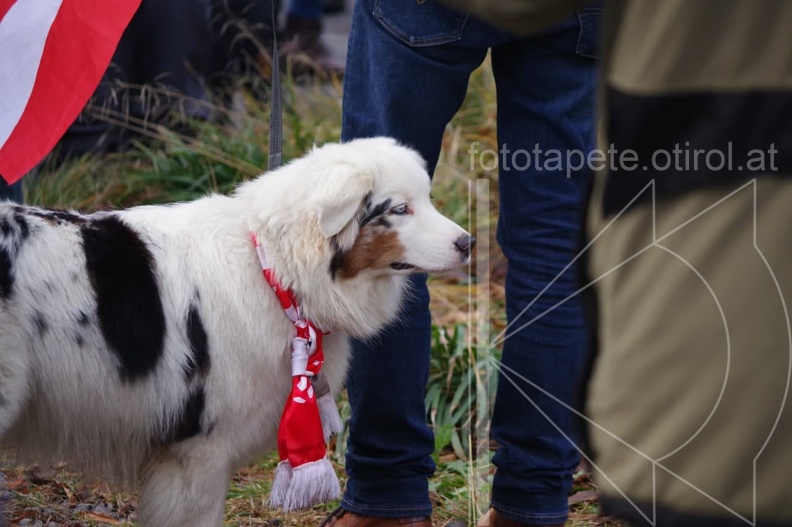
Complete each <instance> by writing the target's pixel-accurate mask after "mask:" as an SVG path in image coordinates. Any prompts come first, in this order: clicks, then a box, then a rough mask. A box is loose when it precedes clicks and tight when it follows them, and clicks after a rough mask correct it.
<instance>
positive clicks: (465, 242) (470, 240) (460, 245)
mask: <svg viewBox="0 0 792 527" xmlns="http://www.w3.org/2000/svg"><path fill="white" fill-rule="evenodd" d="M475 246H476V239H475V238H474V237H473V236H471V235H470V234H463V235H462V236H460V237H459V238H457V239H456V241H455V242H454V247H456V248H457V251H459V252H461V253H462V254H463V255H465V256H470V251H472V250H473V247H475Z"/></svg>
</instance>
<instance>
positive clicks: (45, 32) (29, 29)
mask: <svg viewBox="0 0 792 527" xmlns="http://www.w3.org/2000/svg"><path fill="white" fill-rule="evenodd" d="M140 2H141V0H0V175H1V176H2V177H3V179H5V180H6V181H7V182H8V183H14V182H15V181H17V180H18V179H19V178H21V177H22V176H24V175H25V174H26V173H27V172H28V171H29V170H30V169H32V168H33V167H34V166H35V165H36V164H37V163H38V162H39V161H41V160H42V159H43V158H44V156H46V155H47V154H48V153H49V152H50V150H52V148H53V147H54V146H55V144H56V143H57V142H58V140H59V139H60V138H61V137H62V136H63V134H64V133H65V132H66V129H67V128H68V127H69V126H70V125H71V124H72V123H73V122H74V120H75V119H76V118H77V116H78V115H79V114H80V111H81V110H82V109H83V107H84V106H85V104H86V103H87V102H88V99H90V97H91V95H92V94H93V92H94V90H95V89H96V86H97V85H98V84H99V81H100V80H101V79H102V75H104V72H105V70H106V69H107V65H108V64H109V63H110V60H111V59H112V57H113V53H114V52H115V49H116V46H118V41H119V40H120V39H121V35H122V34H123V32H124V29H126V27H127V25H128V24H129V21H130V20H132V16H133V15H134V14H135V11H137V8H138V7H139V6H140Z"/></svg>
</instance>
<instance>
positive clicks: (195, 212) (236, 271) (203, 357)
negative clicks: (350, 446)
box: [0, 138, 474, 527]
mask: <svg viewBox="0 0 792 527" xmlns="http://www.w3.org/2000/svg"><path fill="white" fill-rule="evenodd" d="M429 187H430V180H429V176H428V175H427V173H426V169H425V163H424V162H423V160H422V159H421V158H420V156H419V155H418V154H417V153H415V152H414V151H413V150H410V149H408V148H406V147H403V146H400V145H398V144H397V143H396V142H394V141H393V140H391V139H385V138H376V139H363V140H357V141H352V142H349V143H345V144H330V145H326V146H323V147H320V148H317V149H315V150H313V151H312V152H310V153H309V154H308V155H306V156H305V157H303V158H301V159H298V160H295V161H293V162H291V163H290V164H288V165H287V166H285V167H283V168H281V169H279V170H276V171H274V172H271V173H267V174H264V175H263V176H260V177H258V178H256V179H253V180H251V181H248V182H246V183H243V184H242V185H240V186H239V187H238V188H237V190H236V191H235V192H234V193H233V194H232V195H231V196H222V195H212V196H208V197H205V198H202V199H199V200H196V201H193V202H189V203H179V204H172V205H163V206H142V207H136V208H132V209H128V210H123V211H115V212H99V213H94V214H80V213H77V212H71V211H53V210H44V209H39V208H34V207H26V206H20V205H15V204H12V203H3V204H0V443H2V444H3V446H5V447H11V448H12V449H13V450H16V451H18V452H19V454H20V455H21V456H22V459H33V460H39V461H49V460H60V459H63V460H67V461H70V462H73V463H77V464H79V465H80V466H82V467H83V468H85V469H86V470H88V471H90V472H92V473H94V474H99V475H103V476H105V477H108V478H112V479H116V480H122V481H125V482H127V483H132V484H134V485H136V486H139V487H140V497H139V509H138V521H139V523H140V525H144V526H147V527H174V526H180V527H188V526H189V527H196V526H204V525H206V526H212V527H217V526H220V525H222V519H223V513H224V501H225V495H226V491H227V488H228V484H229V480H230V478H231V476H232V474H233V472H234V470H235V469H236V468H238V467H240V466H241V465H244V464H246V463H248V462H250V461H251V460H253V459H255V458H256V457H257V456H260V455H262V454H263V453H264V452H266V451H267V450H269V449H271V448H273V447H274V445H275V441H276V433H277V428H278V422H279V418H280V414H281V411H282V410H283V405H284V401H285V399H286V397H287V395H288V393H289V389H290V382H291V381H290V379H291V373H290V359H289V352H290V349H291V342H292V338H293V337H294V326H293V324H292V322H291V321H290V320H289V319H288V318H287V317H286V316H285V315H284V312H283V310H282V309H281V307H280V304H279V303H278V300H277V298H276V297H275V295H274V294H273V291H272V289H271V288H270V287H269V286H268V285H267V283H265V281H264V279H263V277H262V272H261V266H260V264H259V261H258V260H257V257H256V252H255V250H254V247H253V244H252V242H251V232H252V233H254V234H255V235H256V237H257V238H258V240H260V242H261V243H262V244H263V246H265V247H266V250H267V252H268V254H269V256H270V258H271V260H272V263H273V267H274V269H275V272H276V274H277V276H278V278H279V280H280V281H281V283H282V284H283V285H284V286H285V287H288V288H291V289H292V291H293V292H294V293H295V295H296V296H297V298H298V299H299V301H300V302H301V305H302V308H303V310H304V312H305V313H306V315H307V316H308V317H309V318H311V319H312V320H313V322H315V323H316V324H317V325H318V326H319V327H321V328H327V329H330V330H333V333H332V334H331V335H328V336H327V337H326V338H325V342H324V346H325V359H326V362H325V367H324V369H323V372H324V373H325V374H326V377H327V380H328V382H329V384H330V386H331V388H332V390H333V393H336V392H337V391H338V390H339V388H340V387H341V385H342V382H343V379H344V375H345V370H346V367H347V361H348V356H349V346H348V342H347V338H348V337H347V336H348V335H351V336H355V337H362V338H366V337H371V336H373V335H375V334H376V333H377V332H378V331H379V330H380V329H382V328H383V327H384V326H385V325H387V324H388V323H390V322H391V321H393V320H394V318H395V317H396V316H397V314H398V312H399V307H400V304H401V302H402V299H403V296H404V294H405V287H406V276H407V275H408V274H409V273H412V272H430V273H431V272H440V271H445V270H450V269H453V268H455V267H458V266H459V265H461V264H462V263H464V262H466V261H467V260H468V258H469V255H470V251H471V248H472V245H473V242H474V240H473V239H472V237H471V236H470V235H469V234H468V233H467V232H465V231H464V230H463V229H462V228H460V227H459V226H457V225H456V224H454V223H453V222H451V221H450V220H448V219H446V218H445V217H443V216H442V215H441V214H440V213H439V212H437V210H436V209H435V208H434V206H433V205H432V203H431V201H430V196H429Z"/></svg>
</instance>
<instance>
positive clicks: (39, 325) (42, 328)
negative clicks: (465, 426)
mask: <svg viewBox="0 0 792 527" xmlns="http://www.w3.org/2000/svg"><path fill="white" fill-rule="evenodd" d="M33 325H35V326H36V330H37V331H38V334H39V337H43V336H44V335H45V334H46V333H47V330H48V329H49V324H47V319H46V318H44V313H42V312H41V311H38V310H36V311H35V312H34V313H33Z"/></svg>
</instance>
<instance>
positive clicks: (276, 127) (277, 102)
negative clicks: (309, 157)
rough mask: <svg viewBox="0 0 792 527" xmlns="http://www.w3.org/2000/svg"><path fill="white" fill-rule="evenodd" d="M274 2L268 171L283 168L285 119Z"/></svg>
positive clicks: (276, 2) (275, 1) (274, 1)
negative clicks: (283, 116) (283, 117)
mask: <svg viewBox="0 0 792 527" xmlns="http://www.w3.org/2000/svg"><path fill="white" fill-rule="evenodd" d="M271 2H272V88H271V90H270V124H269V159H268V160H267V171H270V170H275V169H276V168H278V167H279V166H281V153H282V152H283V119H282V113H283V111H282V109H281V79H280V61H279V57H278V55H279V53H278V29H277V28H278V10H277V8H276V6H277V4H278V0H271Z"/></svg>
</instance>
